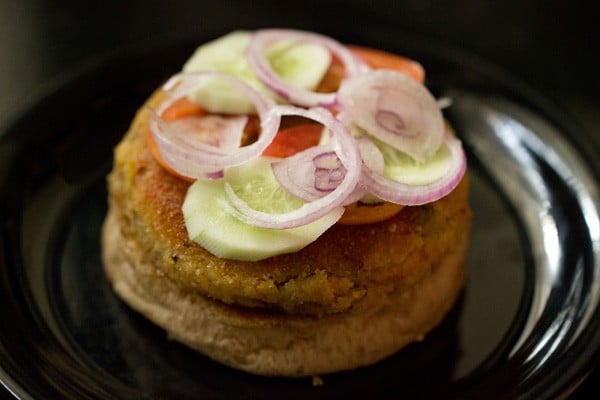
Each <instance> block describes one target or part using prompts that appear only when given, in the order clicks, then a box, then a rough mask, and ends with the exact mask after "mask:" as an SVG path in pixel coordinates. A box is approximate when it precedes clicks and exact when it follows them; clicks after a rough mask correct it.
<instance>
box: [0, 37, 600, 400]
mask: <svg viewBox="0 0 600 400" xmlns="http://www.w3.org/2000/svg"><path fill="white" fill-rule="evenodd" d="M403 37H405V36H403ZM354 41H355V42H357V41H358V42H360V41H362V42H364V44H366V45H371V46H374V47H381V48H387V49H389V50H392V51H397V52H401V53H404V54H407V55H409V56H412V57H415V58H417V59H419V60H421V61H422V62H423V64H424V65H425V66H426V67H427V70H428V72H429V78H428V82H427V83H428V85H430V87H431V88H432V90H433V91H434V92H435V93H436V94H437V95H438V96H448V97H450V98H452V100H453V102H454V104H453V106H452V107H450V108H449V109H447V110H446V115H447V117H448V118H449V119H450V120H451V121H452V123H453V124H454V126H455V127H456V129H457V132H458V135H459V136H460V137H461V139H462V140H463V142H464V144H465V147H466V149H467V151H468V157H469V161H470V165H469V172H470V176H471V183H472V190H471V194H472V195H471V202H472V208H473V211H474V221H473V222H474V226H473V238H472V242H471V248H470V251H469V255H468V264H469V268H470V277H469V281H468V284H467V287H466V290H465V292H464V294H463V296H462V297H461V299H460V301H459V304H458V305H457V307H455V309H454V310H453V311H452V312H451V313H450V314H449V315H448V317H447V318H446V319H445V320H444V322H443V323H442V325H441V326H439V327H438V328H437V329H436V330H435V331H433V332H432V333H431V334H430V335H429V336H428V337H427V338H426V339H425V340H424V341H423V342H422V343H418V344H414V345H411V346H409V347H408V348H406V349H405V350H403V351H401V352H399V353H398V354H396V355H394V356H392V357H390V358H389V359H387V360H384V361H382V362H380V363H378V364H377V365H374V366H372V367H368V368H361V369H358V370H356V371H351V372H344V373H338V374H333V375H329V376H325V377H323V379H324V382H325V384H324V385H323V386H320V387H313V386H312V384H311V380H310V379H280V378H264V377H256V376H251V375H247V374H245V373H242V372H239V371H235V370H231V369H229V368H227V367H224V366H221V365H219V364H216V363H214V362H212V361H210V360H209V359H207V358H205V357H203V356H201V355H199V354H196V353H194V352H192V351H190V350H188V349H187V348H185V347H183V346H181V345H179V344H177V343H174V342H172V341H169V340H168V338H167V337H166V336H165V334H164V332H163V331H162V330H160V329H159V328H156V327H155V326H153V325H151V324H150V323H148V322H147V321H146V320H145V319H143V318H142V317H140V316H139V315H138V314H136V313H134V312H132V311H131V310H130V309H129V308H128V307H126V306H125V305H124V304H123V303H122V302H121V301H120V300H118V299H117V298H116V297H115V295H114V294H113V292H112V291H111V289H110V287H109V285H108V284H107V282H106V280H105V278H104V276H103V272H102V265H101V261H100V239H99V233H100V226H101V224H102V221H103V218H104V214H105V212H106V188H105V181H104V176H105V175H106V173H107V172H108V171H109V169H110V161H111V152H112V147H113V146H114V145H115V144H116V143H117V141H118V140H119V138H120V137H121V135H122V134H123V133H124V132H125V130H126V128H127V125H128V123H129V121H130V120H131V118H132V116H133V114H134V112H135V110H136V109H137V107H139V106H140V105H141V104H142V102H143V101H144V99H145V98H146V97H147V96H148V95H149V94H150V93H151V92H152V90H153V89H154V88H155V87H157V86H158V85H159V84H160V83H161V82H162V81H163V80H164V79H165V78H167V77H168V75H169V74H170V73H172V72H174V71H176V70H177V69H178V68H179V66H180V65H181V64H182V62H183V61H184V60H185V58H186V57H187V56H188V55H189V54H190V53H191V51H192V49H193V48H194V45H195V43H199V42H202V40H200V39H199V40H197V41H196V42H195V43H184V44H179V45H176V46H171V47H166V48H161V49H158V50H156V49H155V50H151V51H138V52H131V53H130V54H125V55H122V56H119V57H115V58H114V59H112V60H108V61H106V62H105V63H101V64H100V65H98V66H97V67H96V68H94V69H92V70H90V71H87V72H85V73H80V74H77V75H76V76H73V77H71V79H69V80H68V81H66V82H65V83H64V85H61V86H60V87H59V88H58V89H57V90H55V91H53V92H52V93H49V94H48V95H47V96H45V97H43V98H41V99H40V100H39V101H38V102H37V103H36V104H35V106H34V107H32V108H31V109H30V110H29V111H28V112H27V113H26V114H24V115H23V116H22V117H21V118H19V119H18V120H17V121H15V122H14V123H12V124H11V125H10V126H9V127H8V128H6V129H5V130H4V131H3V132H1V133H0V134H1V136H0V220H1V223H2V225H1V235H2V236H1V238H0V284H1V287H0V290H1V291H2V292H1V295H2V302H0V317H1V318H2V321H3V327H2V330H1V335H0V380H1V381H2V384H3V385H4V386H5V388H7V389H8V390H9V391H10V392H11V393H12V394H14V396H15V397H17V398H23V399H29V398H33V399H54V398H60V397H62V398H77V399H83V398H99V399H117V398H123V399H131V398H136V399H138V398H153V399H157V398H165V399H172V398H182V399H191V398H205V397H209V398H237V397H259V398H263V397H264V398H277V399H279V398H306V397H309V396H311V397H322V398H328V397H338V396H348V395H356V396H361V395H364V396H375V397H393V398H397V397H398V396H399V395H403V396H406V397H407V398H415V397H418V398H480V397H482V396H484V395H485V397H488V396H490V395H492V396H493V397H513V398H515V397H528V398H552V397H555V396H558V395H560V394H563V393H566V392H567V391H568V390H570V388H572V386H573V385H575V384H576V383H577V382H579V381H580V380H581V379H582V377H583V376H584V375H585V374H586V373H587V372H588V371H589V370H590V368H591V367H592V360H593V358H594V357H595V356H597V355H598V352H599V347H600V310H599V307H598V302H599V292H600V278H599V274H600V261H599V259H600V234H599V229H600V228H599V226H600V224H599V209H600V200H599V199H600V195H599V189H598V179H597V175H596V173H597V171H595V168H594V167H593V166H592V165H591V164H590V163H589V162H588V161H586V157H585V154H584V153H585V152H583V151H581V150H578V146H577V144H576V143H574V138H576V135H574V132H575V128H574V127H573V126H571V124H570V122H569V121H568V120H567V119H566V117H565V116H562V115H561V114H560V113H558V112H557V111H556V110H555V108H554V107H553V106H552V105H551V104H549V103H548V102H547V101H546V100H545V99H544V98H543V97H541V96H539V95H538V94H536V93H534V92H532V91H530V90H529V89H527V88H526V87H525V85H523V84H522V83H520V82H518V81H516V80H515V79H514V78H511V77H510V76H508V75H507V74H505V73H504V72H503V71H502V70H499V69H497V68H495V67H494V66H490V65H488V64H486V63H484V62H481V61H480V60H478V59H476V58H474V57H472V56H469V55H465V54H463V53H461V52H457V51H456V49H448V48H441V47H437V46H434V45H431V44H429V43H427V42H423V41H419V40H415V38H411V40H406V41H404V42H398V41H397V40H396V37H393V36H390V37H388V38H385V37H379V38H377V40H375V39H372V38H369V37H363V38H362V39H360V40H354ZM407 43H410V46H407V45H406V44H407ZM156 60H161V62H160V63H157V62H156Z"/></svg>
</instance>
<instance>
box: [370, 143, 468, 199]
mask: <svg viewBox="0 0 600 400" xmlns="http://www.w3.org/2000/svg"><path fill="white" fill-rule="evenodd" d="M443 145H445V146H447V147H448V150H449V151H450V154H451V157H452V158H451V160H452V162H451V164H450V167H449V168H448V171H447V173H446V175H445V176H444V177H442V178H440V179H438V180H436V181H434V182H431V183H429V184H426V185H408V184H403V183H400V182H396V181H393V180H390V179H388V178H385V177H384V176H383V175H381V174H380V173H377V172H375V171H373V170H371V169H369V168H364V169H363V176H362V180H361V184H362V185H364V187H365V188H366V189H367V190H368V191H369V192H370V193H372V194H374V195H375V196H377V197H379V198H380V199H382V200H385V201H389V202H392V203H396V204H402V205H405V206H418V205H422V204H426V203H431V202H433V201H436V200H439V199H441V198H442V197H444V196H446V195H447V194H449V193H450V192H452V190H454V188H456V186H457V185H458V184H459V182H460V181H461V179H462V177H463V175H464V174H465V171H466V166H467V163H466V157H465V153H464V151H463V149H462V144H461V142H460V140H458V139H457V138H455V137H454V136H452V135H450V134H446V135H445V136H444V142H443Z"/></svg>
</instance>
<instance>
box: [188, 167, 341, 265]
mask: <svg viewBox="0 0 600 400" xmlns="http://www.w3.org/2000/svg"><path fill="white" fill-rule="evenodd" d="M274 160H275V159H272V158H268V157H260V158H257V159H255V160H252V161H249V162H248V163H245V164H243V165H241V166H237V167H233V168H229V169H228V170H227V171H226V173H225V178H224V179H220V180H198V181H196V182H195V183H194V184H192V185H191V186H190V188H189V190H188V192H187V195H186V198H185V201H184V203H183V208H182V209H183V215H184V219H185V224H186V228H187V231H188V234H189V236H190V238H191V239H192V240H193V241H195V242H197V243H198V244H200V245H201V246H202V247H204V248H205V249H206V250H208V251H210V252H211V253H212V254H214V255H216V256H217V257H220V258H227V259H234V260H243V261H257V260H261V259H264V258H268V257H271V256H274V255H277V254H284V253H292V252H295V251H298V250H300V249H302V248H303V247H305V246H307V245H308V244H310V243H311V242H313V241H314V240H316V239H317V238H318V237H319V236H321V234H323V232H325V231H326V230H327V229H328V228H329V227H330V226H331V225H333V224H334V223H336V222H337V220H338V219H339V218H340V217H341V216H342V213H343V212H344V209H343V208H342V207H339V208H337V209H335V210H333V211H331V212H330V213H328V214H327V215H325V216H323V217H322V218H319V219H318V220H316V221H314V222H312V223H310V224H307V225H304V226H301V227H297V228H292V229H284V230H275V229H266V228H258V227H254V226H251V225H248V224H246V223H244V222H242V221H240V220H239V219H237V218H236V217H234V216H233V215H232V214H230V213H229V212H228V211H227V210H228V209H229V208H230V207H231V205H230V204H229V201H228V199H227V194H226V193H225V189H224V183H225V181H227V182H229V184H230V185H231V186H232V187H233V189H234V190H235V192H236V194H237V195H238V196H240V197H241V198H242V199H244V200H245V201H246V202H248V204H249V205H251V206H252V207H253V208H256V209H258V210H260V211H264V212H272V213H282V212H287V211H291V210H293V209H295V208H298V207H300V206H301V205H302V201H301V200H299V199H298V198H295V197H293V196H292V195H290V194H288V193H287V192H286V191H285V190H284V189H282V188H281V186H280V185H279V183H278V182H277V181H276V180H275V177H274V176H273V173H272V171H271V162H273V161H274Z"/></svg>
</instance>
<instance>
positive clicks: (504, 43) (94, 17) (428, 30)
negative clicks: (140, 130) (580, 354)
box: [0, 0, 600, 399]
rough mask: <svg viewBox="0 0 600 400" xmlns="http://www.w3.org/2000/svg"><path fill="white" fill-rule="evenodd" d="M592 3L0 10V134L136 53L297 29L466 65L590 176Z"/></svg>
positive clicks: (597, 102)
mask: <svg viewBox="0 0 600 400" xmlns="http://www.w3.org/2000/svg"><path fill="white" fill-rule="evenodd" d="M589 3H590V2H587V1H567V0H562V1H560V0H545V1H542V0H521V1H480V0H457V1H444V2H440V1H437V2H436V1H431V0H413V1H358V0H344V1H337V0H336V1H327V0H321V1H313V0H303V1H293V2H288V1H282V0H280V1H270V0H268V1H259V0H255V1H225V0H220V1H215V0H205V1H189V2H183V1H176V0H169V1H166V0H163V1H149V0H122V1H106V0H105V1H50V0H25V1H19V0H0V131H1V130H2V128H3V127H7V126H9V125H10V124H11V122H12V121H15V120H16V119H17V118H18V116H19V115H21V114H22V113H24V112H26V111H27V110H28V109H29V108H30V107H32V105H34V104H35V103H36V101H37V100H38V99H40V98H41V97H43V96H44V95H45V94H47V93H50V92H52V91H53V90H55V89H56V88H58V87H60V86H61V85H62V84H64V83H65V82H67V81H68V80H69V79H70V78H72V77H73V76H76V75H77V74H81V73H84V72H86V71H90V70H92V69H93V68H94V67H95V66H96V65H98V64H101V63H102V62H103V61H105V60H108V59H110V58H113V57H117V56H119V55H121V54H125V53H127V52H128V51H131V50H132V49H138V50H139V49H151V48H153V47H155V46H169V45H170V44H176V43H179V42H181V41H190V40H194V38H198V40H199V43H200V40H201V39H202V40H204V39H205V38H207V37H216V36H218V35H221V34H223V33H226V32H228V31H231V30H233V29H239V28H248V29H251V28H257V27H289V28H300V29H306V30H315V31H319V32H323V33H326V34H330V35H332V36H335V37H336V38H340V39H341V40H343V39H344V38H353V39H358V40H359V41H360V39H361V38H362V37H366V34H367V33H368V34H369V37H372V36H386V35H396V36H397V35H399V32H402V33H406V39H405V40H407V41H408V40H410V38H413V37H417V38H423V39H424V40H427V41H429V42H434V43H439V44H440V45H442V46H444V47H445V48H448V49H457V51H459V52H460V53H461V54H462V52H464V53H465V54H473V55H475V56H476V57H478V58H481V59H483V60H486V61H488V62H490V63H492V64H495V65H497V66H499V68H501V69H503V70H504V71H506V73H507V74H509V75H512V76H515V77H517V78H518V79H520V80H521V81H523V82H526V83H527V84H528V85H529V86H531V87H532V88H533V89H534V90H536V91H538V92H540V93H542V94H543V95H544V96H545V97H546V98H547V99H548V100H549V101H550V102H551V103H553V104H554V106H555V107H556V108H557V109H558V110H561V111H562V112H563V113H564V114H566V115H567V116H568V118H570V120H571V121H572V122H573V124H574V126H576V131H577V132H578V137H577V138H576V139H577V141H578V142H579V143H580V144H583V146H584V147H585V148H586V149H587V152H588V156H590V157H591V158H592V159H593V162H595V165H596V166H598V165H600V164H599V163H598V157H597V155H598V154H600V112H599V110H600V95H599V93H600V79H599V78H598V69H599V68H600V56H599V54H600V35H598V15H597V14H595V13H594V12H593V11H591V10H590V4H589ZM157 62H160V60H157ZM139 68H144V66H143V65H140V66H139ZM599 379H600V374H598V373H597V372H594V373H593V375H592V377H591V379H588V380H587V381H586V383H584V384H583V386H582V387H581V388H580V389H579V390H578V391H577V392H576V393H575V394H574V395H573V396H572V398H575V399H584V398H590V397H595V396H594V394H596V395H597V394H599V393H600V391H598V389H597V387H598V386H600V385H598V384H597V383H596V382H597V381H598V380H599Z"/></svg>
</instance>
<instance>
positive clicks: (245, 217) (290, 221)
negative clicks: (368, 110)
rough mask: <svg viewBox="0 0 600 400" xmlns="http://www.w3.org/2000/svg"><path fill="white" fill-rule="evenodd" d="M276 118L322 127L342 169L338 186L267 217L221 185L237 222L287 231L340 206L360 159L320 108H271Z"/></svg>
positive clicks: (350, 190) (356, 177) (353, 183)
mask: <svg viewBox="0 0 600 400" xmlns="http://www.w3.org/2000/svg"><path fill="white" fill-rule="evenodd" d="M273 111H274V112H276V113H277V114H278V115H279V116H284V115H297V116H301V117H304V118H308V119H312V120H314V121H317V122H319V123H321V124H323V125H324V126H325V127H326V128H328V129H327V132H328V133H329V135H330V139H331V146H332V148H333V151H334V152H335V154H336V155H337V157H338V159H339V161H340V162H341V164H342V165H343V166H344V168H345V169H346V174H345V175H344V178H343V179H342V180H341V182H340V184H339V185H338V186H337V187H336V188H335V189H334V190H332V191H331V192H329V193H326V194H325V195H324V196H323V197H320V198H319V199H316V200H314V201H311V202H307V203H305V204H303V205H302V206H301V207H300V208H298V209H296V210H293V211H291V212H288V213H284V214H270V213H265V212H262V211H257V210H255V209H253V208H252V207H250V206H249V205H248V204H247V203H246V202H245V201H244V200H242V199H241V198H239V197H238V196H237V195H236V194H235V192H234V190H233V188H232V187H231V185H229V184H228V183H227V182H225V191H226V193H227V197H228V200H229V202H230V204H231V205H232V209H233V210H231V212H232V213H233V214H234V216H236V217H237V218H238V219H240V220H241V221H243V222H245V223H247V224H249V225H253V226H259V227H263V228H271V229H287V228H294V227H297V226H302V225H306V224H308V223H309V222H312V221H314V220H316V219H318V218H320V217H322V216H324V215H325V214H327V213H329V212H330V211H332V210H334V209H335V208H337V207H340V206H342V205H343V204H344V202H345V200H346V199H347V198H348V196H349V195H350V194H351V193H353V191H354V189H355V188H356V185H357V184H358V181H359V179H360V177H361V164H362V162H361V158H360V152H359V149H358V147H357V145H356V142H355V141H354V139H353V138H352V136H351V135H350V133H349V132H348V130H347V129H346V127H345V126H344V125H343V124H342V123H341V122H340V121H339V120H337V119H336V118H335V117H333V115H332V114H331V113H330V112H329V111H327V110H325V109H323V108H311V109H308V110H307V109H303V108H299V107H294V106H276V107H274V108H273Z"/></svg>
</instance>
